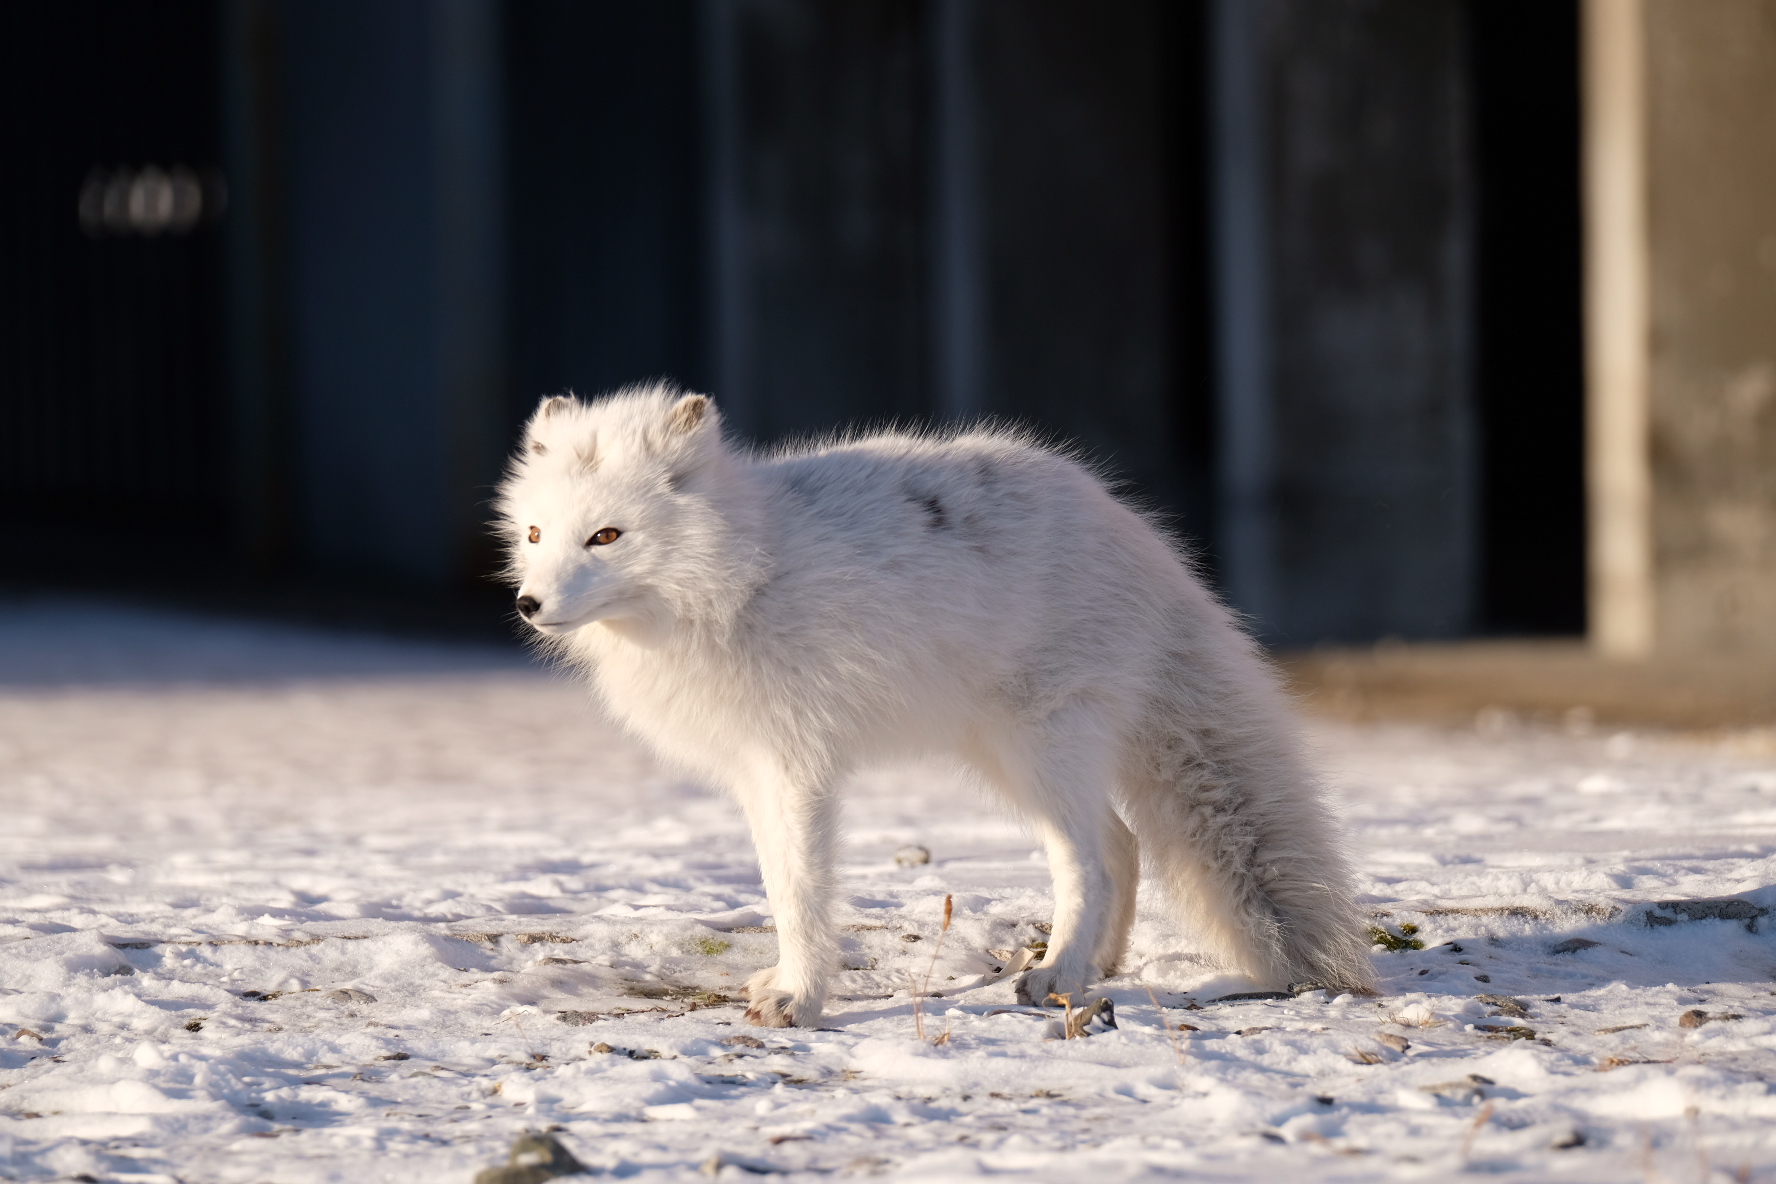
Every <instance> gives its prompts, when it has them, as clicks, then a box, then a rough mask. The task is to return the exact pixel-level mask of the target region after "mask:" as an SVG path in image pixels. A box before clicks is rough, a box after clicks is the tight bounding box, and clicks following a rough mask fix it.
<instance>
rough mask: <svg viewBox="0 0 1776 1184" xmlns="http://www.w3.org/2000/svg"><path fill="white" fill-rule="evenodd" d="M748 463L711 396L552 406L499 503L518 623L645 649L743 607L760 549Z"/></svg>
mask: <svg viewBox="0 0 1776 1184" xmlns="http://www.w3.org/2000/svg"><path fill="white" fill-rule="evenodd" d="M739 463H740V460H739V458H737V457H735V456H734V455H733V454H732V453H731V452H730V451H729V450H728V448H727V447H726V445H725V443H724V441H723V439H722V432H721V417H720V415H719V414H718V413H717V412H716V409H715V405H714V404H713V403H712V402H711V401H710V400H709V398H708V397H707V396H706V395H686V394H680V393H678V392H676V391H673V390H671V389H669V388H667V387H664V386H652V387H642V388H630V389H628V390H624V391H619V392H618V393H616V394H614V395H609V396H606V397H604V398H601V399H596V400H593V401H591V402H582V401H581V400H579V399H577V398H574V397H573V396H569V395H556V396H553V397H551V398H547V399H544V400H543V401H542V402H541V403H540V404H539V405H538V407H537V409H536V412H535V413H534V414H533V415H532V416H531V417H530V422H529V423H528V424H526V425H525V429H524V439H523V444H522V446H521V448H520V450H519V452H518V454H517V455H516V456H515V457H514V458H513V459H512V463H511V466H510V469H509V471H508V473H507V476H506V480H505V482H504V483H503V485H502V486H501V488H500V495H499V501H498V505H499V511H500V521H499V524H498V528H499V530H500V532H501V533H502V535H503V536H504V541H505V543H506V547H507V553H508V556H509V560H510V562H509V564H508V569H507V574H508V575H509V577H510V578H511V580H512V582H513V583H515V584H516V585H517V592H518V596H517V608H518V613H519V615H520V616H522V617H523V618H524V619H525V621H527V622H528V623H529V624H530V625H531V626H532V627H533V628H535V629H536V630H537V631H538V632H540V633H543V634H548V635H552V636H565V635H569V634H573V633H574V632H575V631H577V630H580V629H583V628H586V627H587V626H590V625H594V624H597V623H600V622H602V623H604V624H607V625H609V626H611V627H613V628H615V629H617V630H618V631H619V632H622V633H625V634H626V635H628V636H629V637H631V639H633V640H637V641H644V642H645V641H648V640H650V639H658V638H659V637H660V636H661V635H662V633H663V631H665V630H668V629H670V627H671V625H672V624H673V623H674V622H675V621H678V620H683V619H686V618H708V617H719V616H720V615H721V614H722V613H723V612H724V611H726V610H731V608H732V607H733V606H734V605H735V603H737V601H736V597H739V598H741V599H742V600H743V598H744V596H745V595H746V594H747V593H749V592H750V588H751V586H752V584H753V583H754V582H755V581H754V580H753V579H752V578H750V571H751V569H752V568H754V567H756V555H757V551H758V546H757V540H756V539H749V538H748V537H747V536H748V534H749V533H750V531H749V530H748V528H747V526H746V525H745V524H744V519H745V518H746V514H745V513H744V503H745V500H746V499H745V497H744V493H743V491H742V490H740V489H738V488H736V474H737V469H738V466H739Z"/></svg>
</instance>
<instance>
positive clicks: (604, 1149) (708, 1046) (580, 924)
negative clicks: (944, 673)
mask: <svg viewBox="0 0 1776 1184" xmlns="http://www.w3.org/2000/svg"><path fill="white" fill-rule="evenodd" d="M1494 724H1495V725H1496V721H1494ZM1487 732H1488V734H1487V735H1484V736H1483V735H1480V734H1476V733H1454V732H1439V731H1431V730H1422V729H1385V728H1377V729H1368V730H1357V729H1352V728H1345V727H1332V726H1327V725H1316V726H1315V728H1314V733H1313V734H1314V738H1315V741H1316V743H1317V746H1318V748H1319V750H1320V753H1321V757H1322V760H1323V763H1324V765H1325V767H1326V768H1327V770H1328V772H1329V774H1330V776H1331V777H1332V778H1333V780H1334V781H1335V782H1336V784H1337V785H1338V786H1339V789H1340V791H1341V793H1342V795H1343V797H1344V800H1345V802H1346V803H1347V810H1348V814H1349V817H1350V820H1351V823H1352V825H1353V828H1354V830H1355V834H1356V840H1357V845H1358V849H1359V865H1360V867H1361V870H1362V877H1363V884H1362V890H1363V892H1364V897H1363V899H1364V901H1365V904H1366V907H1368V908H1369V909H1371V910H1372V911H1373V913H1374V920H1375V923H1376V925H1377V926H1378V928H1379V930H1380V932H1381V934H1382V935H1384V936H1383V939H1382V940H1383V942H1384V943H1385V945H1392V946H1396V947H1399V948H1397V949H1393V950H1389V949H1386V948H1384V947H1383V946H1378V947H1377V949H1376V951H1375V958H1376V962H1377V965H1378V966H1379V967H1380V970H1381V974H1382V978H1383V982H1384V984H1385V986H1384V992H1385V993H1384V994H1383V996H1382V997H1380V998H1378V999H1357V998H1350V997H1339V998H1327V996H1326V994H1325V993H1324V992H1311V993H1307V994H1303V995H1300V996H1296V997H1293V998H1259V999H1247V1000H1234V1001H1223V1002H1217V1001H1216V1000H1218V999H1221V998H1222V997H1224V996H1227V995H1230V994H1239V993H1242V991H1243V990H1249V989H1250V987H1251V985H1252V984H1249V983H1243V982H1241V981H1240V980H1238V979H1236V978H1233V977H1231V976H1227V975H1224V974H1220V973H1218V972H1217V971H1216V970H1215V969H1214V968H1213V967H1210V966H1207V965H1205V964H1204V963H1203V962H1202V961H1201V960H1200V959H1199V958H1198V957H1196V956H1195V955H1194V954H1193V953H1192V947H1191V941H1190V937H1189V934H1188V933H1185V932H1182V931H1180V930H1179V929H1178V928H1177V927H1175V926H1174V925H1173V924H1172V923H1171V922H1170V921H1169V920H1168V919H1167V918H1166V917H1165V916H1164V915H1163V913H1162V911H1161V909H1160V907H1159V902H1158V901H1157V899H1156V898H1153V897H1149V898H1147V899H1146V900H1145V902H1144V906H1143V909H1142V915H1141V922H1140V925H1139V927H1138V929H1137V931H1136V938H1135V943H1134V949H1133V954H1132V957H1131V960H1130V967H1129V969H1128V971H1127V973H1125V974H1122V975H1120V976H1119V977H1116V978H1114V979H1112V980H1110V981H1109V982H1107V983H1106V984H1104V993H1105V994H1106V995H1108V996H1109V997H1110V998H1111V999H1112V1000H1114V1003H1115V1019H1116V1021H1117V1024H1118V1027H1117V1028H1116V1029H1115V1030H1113V1031H1103V1032H1100V1033H1099V1034H1096V1035H1091V1036H1089V1037H1084V1038H1079V1039H1072V1040H1068V1039H1057V1038H1055V1037H1056V1035H1057V1033H1058V1032H1059V1031H1060V1029H1061V1024H1060V1023H1059V1021H1058V1020H1056V1019H1054V1018H1051V1016H1049V1015H1033V1014H1030V1013H1029V1009H1027V1008H1019V1007H1017V1006H1015V1004H1014V1003H1013V993H1012V986H1011V982H1010V979H1009V978H1006V977H995V971H996V970H997V968H1000V967H1003V966H1004V965H1005V964H1006V959H1007V958H1008V957H1009V956H1011V955H1013V954H1015V953H1016V951H1018V950H1020V949H1022V948H1023V947H1025V946H1026V945H1029V944H1031V943H1037V942H1040V941H1041V940H1042V938H1043V925H1044V923H1045V922H1046V920H1047V917H1048V910H1049V905H1050V898H1049V889H1048V883H1047V870H1046V868H1045V866H1044V865H1043V862H1042V859H1041V856H1040V854H1038V853H1035V852H1033V850H1032V847H1033V844H1032V841H1031V840H1030V838H1029V837H1028V836H1027V835H1026V834H1025V833H1024V831H1023V830H1022V829H1021V828H1020V827H1019V826H1018V825H1017V824H1016V822H1015V821H1014V820H1011V819H1008V818H1007V817H1006V816H1005V815H1004V814H1003V813H1001V812H999V811H997V810H996V809H995V808H994V807H993V805H992V803H991V802H990V801H988V800H986V799H985V798H984V797H982V796H979V795H977V794H976V793H975V792H974V791H973V790H972V789H971V788H970V787H968V786H967V785H966V784H964V783H962V782H959V781H958V780H956V779H955V778H954V777H953V776H952V775H951V774H950V773H948V772H947V771H946V770H943V769H939V768H915V769H898V770H892V771H886V772H881V773H874V774H871V775H869V776H867V777H864V778H862V779H860V781H859V783H858V784H857V786H856V787H855V789H854V792H852V793H851V795H850V798H849V803H850V805H849V830H850V835H851V841H850V845H849V847H848V851H847V855H846V863H845V866H844V893H845V904H844V906H843V909H842V913H843V920H844V922H845V923H846V925H847V934H846V938H845V949H844V959H845V964H846V966H847V969H846V970H845V972H844V973H842V974H841V975H840V976H839V979H838V986H837V993H838V996H839V998H838V999H837V1000H836V1001H835V1002H834V1003H833V1005H832V1007H831V1010H830V1012H829V1015H828V1018H827V1020H826V1026H825V1027H823V1028H821V1029H819V1030H813V1031H809V1030H778V1031H766V1030H761V1029H754V1028H749V1027H747V1026H745V1025H744V1024H743V1023H742V1022H741V1007H740V1006H739V1005H738V1004H736V1003H735V1002H734V1001H733V997H734V996H735V994H736V993H737V986H738V984H739V983H740V982H742V981H743V980H744V978H745V976H746V975H747V974H748V973H749V972H750V971H752V970H754V969H756V968H758V967H760V966H764V965H768V964H769V963H770V962H771V961H772V960H773V959H774V956H775V949H774V946H775V938H774V937H773V934H772V932H771V931H770V926H769V914H768V909H767V906H766V902H765V898H764V893H763V890H762V888H761V887H760V884H759V879H758V874H757V871H756V868H755V867H754V865H753V862H752V856H751V851H750V846H749V843H748V841H747V837H746V833H745V830H744V827H743V825H742V822H741V820H740V818H739V816H738V814H737V812H736V811H735V810H734V809H733V808H732V807H731V806H730V805H729V804H728V803H727V802H726V801H724V800H723V799H721V798H719V797H717V796H715V795H712V794H710V793H708V792H705V791H704V790H702V789H700V788H698V787H696V786H694V785H690V784H687V783H685V782H684V781H682V780H681V779H679V778H678V777H676V776H674V775H672V774H671V773H669V772H666V771H662V770H661V769H659V768H657V767H656V766H655V765H653V764H652V763H651V761H650V760H649V759H648V758H647V757H646V755H645V754H643V753H642V752H641V751H639V750H638V749H637V748H636V747H635V746H634V745H632V744H631V743H629V742H627V741H626V740H624V739H622V738H621V737H619V736H617V735H616V734H614V733H613V732H612V731H611V730H610V729H609V728H607V727H606V726H605V725H603V724H601V723H599V722H598V721H597V719H596V717H595V716H594V715H593V714H592V712H591V711H590V709H589V708H588V706H587V704H586V700H585V696H584V694H583V692H582V691H581V690H580V689H579V688H578V687H577V686H576V685H574V684H573V683H572V682H570V681H568V680H565V679H563V678H560V677H558V676H555V675H553V674H550V673H548V672H545V671H539V670H537V669H536V668H534V667H532V666H530V665H529V664H528V663H527V662H525V661H524V660H523V659H522V658H519V657H516V656H514V655H513V654H512V653H510V652H507V651H503V650H498V649H493V648H473V647H460V646H459V647H448V646H441V645H428V644H418V643H405V642H395V641H388V640H366V639H359V638H352V637H348V636H344V635H337V634H325V633H320V632H314V631H304V630H298V629H293V628H274V627H267V626H248V625H242V624H230V623H225V622H217V621H209V620H202V619H197V618H186V617H181V616H178V615H174V614H166V613H157V612H147V611H141V610H131V609H124V608H117V607H107V606H102V605H91V604H79V603H73V604H68V603H62V604H57V605H55V606H46V605H42V604H13V605H10V606H6V607H5V608H4V610H3V611H0V1177H4V1178H12V1179H29V1180H36V1179H54V1178H60V1179H91V1180H105V1181H110V1180H117V1181H125V1180H131V1181H172V1180H179V1181H185V1182H187V1184H199V1182H210V1181H215V1182H227V1184H237V1182H238V1184H272V1182H277V1184H306V1182H309V1181H369V1180H378V1181H427V1182H432V1181H453V1180H460V1181H465V1182H466V1181H468V1180H470V1179H472V1178H473V1176H474V1174H475V1172H476V1171H477V1170H479V1169H481V1168H483V1167H487V1166H489V1165H493V1164H498V1163H504V1162H505V1157H506V1152H507V1149H508V1148H509V1147H510V1145H511V1143H512V1141H513V1139H514V1138H515V1137H517V1136H518V1135H520V1134H522V1133H523V1132H525V1131H543V1130H551V1131H554V1132H555V1133H556V1137H557V1138H559V1139H560V1140H561V1141H562V1143H563V1144H564V1145H566V1146H567V1147H568V1148H569V1150H571V1151H572V1153H573V1154H574V1155H575V1156H577V1157H578V1158H579V1159H580V1160H581V1161H582V1162H583V1163H585V1164H586V1165H588V1167H589V1168H591V1169H592V1170H593V1171H594V1172H598V1173H604V1174H609V1175H615V1176H621V1177H624V1178H630V1177H635V1178H641V1179H693V1178H696V1179H702V1178H705V1177H706V1176H708V1175H714V1176H718V1177H720V1178H724V1179H726V1178H734V1179H742V1178H752V1177H753V1176H755V1175H758V1174H760V1173H784V1174H788V1175H791V1176H798V1175H799V1176H806V1177H808V1178H813V1177H814V1176H815V1175H820V1176H827V1175H831V1174H838V1175H848V1174H849V1175H877V1176H881V1177H884V1178H889V1179H895V1180H929V1181H938V1180H944V1181H947V1180H959V1179H973V1178H976V1177H982V1176H1011V1177H1022V1178H1028V1179H1035V1180H1042V1181H1075V1180H1078V1181H1089V1182H1091V1184H1101V1182H1103V1181H1108V1180H1117V1181H1122V1180H1136V1179H1143V1178H1149V1177H1151V1178H1155V1179H1158V1178H1165V1179H1176V1178H1185V1179H1212V1180H1264V1181H1269V1180H1278V1179H1287V1180H1290V1181H1292V1182H1294V1181H1299V1182H1302V1184H1306V1182H1308V1181H1333V1180H1385V1179H1414V1180H1435V1179H1442V1178H1447V1177H1449V1176H1450V1175H1452V1174H1454V1173H1456V1172H1458V1171H1462V1170H1465V1171H1469V1172H1480V1173H1484V1174H1488V1175H1492V1176H1495V1177H1498V1178H1503V1179H1514V1180H1563V1181H1564V1180H1572V1181H1622V1180H1642V1179H1645V1180H1666V1181H1701V1180H1718V1181H1725V1180H1735V1179H1741V1178H1746V1179H1751V1178H1769V1175H1770V1174H1771V1173H1776V1122H1772V1119H1776V1093H1772V1085H1771V1083H1772V1080H1773V1079H1776V995H1773V994H1772V991H1773V990H1776V984H1772V982H1771V979H1772V977H1773V975H1776V939H1773V938H1772V933H1773V931H1776V916H1766V915H1765V910H1767V909H1776V891H1773V889H1772V887H1771V886H1772V885H1773V884H1776V760H1773V759H1771V757H1770V756H1769V755H1768V754H1767V753H1766V754H1765V755H1763V756H1760V755H1758V751H1757V749H1756V748H1755V746H1754V745H1753V744H1752V743H1751V742H1750V740H1748V739H1746V738H1740V739H1739V740H1738V741H1734V740H1733V739H1732V738H1726V739H1724V740H1721V741H1718V742H1714V743H1711V744H1703V743H1701V742H1696V741H1689V742H1684V741H1679V740H1675V739H1664V740H1661V739H1658V738H1655V737H1649V736H1628V735H1613V736H1611V735H1598V736H1570V735H1566V734H1561V733H1555V732H1547V731H1540V732H1538V731H1530V730H1516V731H1513V730H1512V729H1510V728H1500V727H1497V726H1490V727H1488V729H1487ZM1750 739H1751V740H1755V737H1754V738H1750ZM909 847H924V848H926V849H928V850H929V851H930V853H931V859H930V862H929V863H923V864H922V863H918V862H917V858H916V854H915V856H914V857H913V858H908V857H907V855H906V853H905V852H902V858H901V860H900V861H899V862H897V861H896V858H895V853H896V852H897V851H901V849H903V848H909ZM946 895H949V896H951V897H952V898H953V901H954V909H955V919H954V923H953V925H952V927H951V929H950V931H949V932H948V934H947V935H941V936H942V942H941V949H940V947H939V937H940V932H939V930H940V926H941V917H942V910H943V902H944V898H945V896H946ZM1721 898H1733V901H1732V902H1729V903H1726V904H1721V903H1712V904H1709V903H1704V904H1697V903H1694V902H1698V901H1703V902H1707V901H1719V900H1720V899H1721ZM1660 902H1679V903H1676V904H1664V905H1662V904H1661V903H1660ZM1419 946H1422V948H1416V947H1419ZM915 982H918V983H923V984H925V985H926V990H928V992H929V994H930V996H931V997H930V998H928V999H925V1000H924V1001H923V1004H922V1007H923V1011H924V1020H923V1023H924V1026H925V1031H926V1040H925V1041H924V1042H923V1043H922V1042H920V1041H919V1040H917V1039H916V1038H915V1024H916V1021H915V1016H914V997H913V984H914V983H915ZM1099 1026H1101V1025H1099ZM939 1037H942V1038H944V1039H943V1042H942V1043H934V1041H935V1040H936V1039H937V1038H939ZM1741 1173H1743V1174H1741Z"/></svg>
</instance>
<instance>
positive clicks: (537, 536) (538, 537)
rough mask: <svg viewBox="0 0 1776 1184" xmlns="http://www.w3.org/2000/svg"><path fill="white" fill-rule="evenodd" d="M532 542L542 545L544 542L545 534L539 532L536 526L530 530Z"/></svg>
mask: <svg viewBox="0 0 1776 1184" xmlns="http://www.w3.org/2000/svg"><path fill="white" fill-rule="evenodd" d="M530 541H531V542H533V543H540V542H542V541H543V532H542V531H540V530H538V529H537V528H536V527H534V526H533V527H531V528H530Z"/></svg>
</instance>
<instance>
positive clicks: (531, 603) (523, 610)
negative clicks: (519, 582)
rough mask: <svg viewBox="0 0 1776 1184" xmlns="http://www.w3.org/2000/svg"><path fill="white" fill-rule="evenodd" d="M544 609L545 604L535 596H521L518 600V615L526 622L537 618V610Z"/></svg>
mask: <svg viewBox="0 0 1776 1184" xmlns="http://www.w3.org/2000/svg"><path fill="white" fill-rule="evenodd" d="M542 607H543V602H542V601H540V600H538V599H537V598H536V597H534V596H520V597H519V598H518V615H519V616H521V617H523V618H524V619H525V620H529V619H530V618H531V617H534V616H536V613H537V610H538V609H539V608H542Z"/></svg>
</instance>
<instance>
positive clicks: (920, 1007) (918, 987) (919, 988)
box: [907, 892, 955, 1044]
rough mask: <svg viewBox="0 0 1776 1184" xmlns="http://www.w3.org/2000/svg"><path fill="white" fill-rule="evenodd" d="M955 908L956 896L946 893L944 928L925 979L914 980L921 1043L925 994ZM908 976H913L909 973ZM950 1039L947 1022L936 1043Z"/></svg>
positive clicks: (916, 1025)
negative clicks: (921, 980)
mask: <svg viewBox="0 0 1776 1184" xmlns="http://www.w3.org/2000/svg"><path fill="white" fill-rule="evenodd" d="M954 908H955V898H954V897H953V896H951V895H950V894H949V893H947V892H946V893H944V915H943V928H942V929H939V930H938V931H937V942H936V943H935V944H934V945H933V946H932V947H931V961H930V962H929V963H927V964H926V966H925V981H924V982H922V983H921V982H918V981H917V980H915V981H914V982H913V1032H914V1033H915V1034H916V1035H917V1036H918V1037H919V1043H921V1044H923V1043H924V1042H925V996H926V995H928V994H930V992H931V975H932V973H933V972H934V971H936V969H937V956H938V955H939V954H941V953H943V943H944V936H945V935H946V934H948V933H949V931H950V916H951V913H952V911H953V910H954ZM907 977H908V978H911V977H912V976H911V974H910V973H909V974H908V976H907ZM949 1039H950V1026H949V1024H947V1023H946V1024H945V1025H944V1034H943V1036H942V1037H941V1038H940V1039H939V1040H938V1041H937V1042H936V1043H938V1044H945V1043H948V1042H949Z"/></svg>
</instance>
